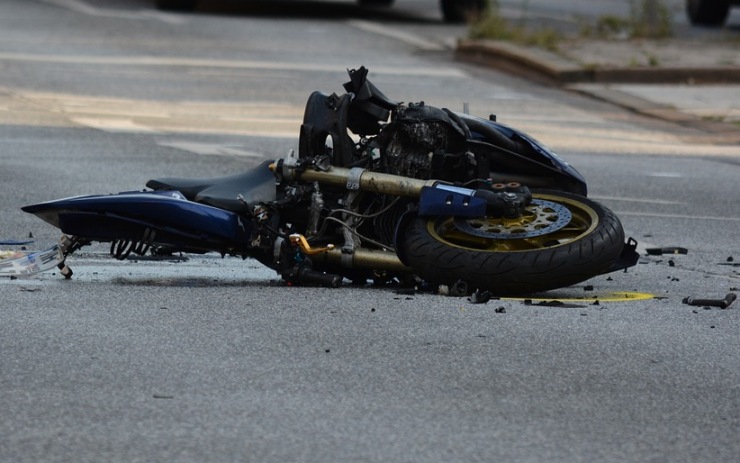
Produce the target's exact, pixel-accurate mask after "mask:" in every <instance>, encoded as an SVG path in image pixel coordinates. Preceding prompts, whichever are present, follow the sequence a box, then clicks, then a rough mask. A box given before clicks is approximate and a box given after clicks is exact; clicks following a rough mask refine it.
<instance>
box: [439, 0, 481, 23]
mask: <svg viewBox="0 0 740 463" xmlns="http://www.w3.org/2000/svg"><path fill="white" fill-rule="evenodd" d="M439 6H440V8H441V10H442V17H443V18H444V20H445V22H448V23H462V22H466V21H469V20H471V19H472V18H474V17H475V16H477V15H479V14H480V13H482V12H483V10H484V8H485V7H486V0H439Z"/></svg>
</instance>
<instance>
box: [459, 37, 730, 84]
mask: <svg viewBox="0 0 740 463" xmlns="http://www.w3.org/2000/svg"><path fill="white" fill-rule="evenodd" d="M455 56H456V57H457V59H459V60H461V61H468V62H472V63H477V64H483V65H486V66H491V67H494V68H496V69H501V70H503V71H508V72H512V73H515V74H519V75H523V76H526V77H528V78H530V79H533V80H539V81H546V82H548V83H551V84H556V85H567V84H573V83H620V84H636V83H650V84H658V83H661V84H680V83H692V84H709V83H712V84H718V83H740V68H729V67H714V68H691V67H684V68H661V67H654V68H593V69H591V68H584V67H583V66H581V65H579V64H578V63H575V62H573V61H571V60H568V59H566V58H563V57H561V56H559V55H556V54H554V53H550V52H548V51H545V50H540V49H536V48H531V47H524V46H521V45H516V44H512V43H509V42H500V41H493V40H462V41H460V42H458V44H457V48H456V49H455Z"/></svg>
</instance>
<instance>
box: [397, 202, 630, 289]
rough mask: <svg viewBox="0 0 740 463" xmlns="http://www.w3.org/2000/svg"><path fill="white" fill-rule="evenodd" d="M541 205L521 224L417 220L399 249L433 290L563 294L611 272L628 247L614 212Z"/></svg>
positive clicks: (591, 205)
mask: <svg viewBox="0 0 740 463" xmlns="http://www.w3.org/2000/svg"><path fill="white" fill-rule="evenodd" d="M533 198H534V199H535V200H536V201H535V202H533V204H532V205H531V206H529V207H528V208H527V214H525V215H524V217H522V218H520V219H516V220H510V219H494V218H483V219H470V220H462V219H455V218H452V217H433V218H429V217H417V218H415V219H413V220H412V221H411V222H410V223H409V225H408V228H407V229H406V232H405V233H404V234H403V236H402V237H401V240H400V241H401V242H400V243H399V244H400V246H401V249H402V252H403V256H404V260H405V261H406V263H407V264H408V265H409V266H410V267H411V268H412V269H413V271H414V272H415V273H416V274H417V275H419V276H420V277H421V278H423V279H425V280H427V281H429V282H431V283H434V284H441V285H442V284H443V285H450V286H452V285H455V284H456V283H457V282H459V281H461V280H462V281H463V282H465V283H466V284H467V287H468V289H469V290H470V291H473V290H475V289H479V290H485V291H491V292H492V293H494V294H500V295H504V294H528V293H536V292H540V291H547V290H550V289H555V288H561V287H565V286H570V285H573V284H575V283H579V282H581V281H584V280H587V279H589V278H591V277H593V276H596V275H599V274H602V273H605V272H606V271H608V269H609V268H610V267H611V266H612V265H613V264H614V262H615V261H616V259H617V257H618V256H619V255H620V253H621V252H622V248H623V246H624V230H623V229H622V224H621V223H620V221H619V219H618V218H617V216H616V215H614V213H613V212H611V211H610V210H609V209H607V208H606V207H604V206H602V205H600V204H598V203H595V202H593V201H591V200H589V199H587V198H585V197H582V196H578V195H574V194H570V193H565V192H559V191H558V192H555V191H540V192H536V193H534V194H533ZM497 236H503V239H499V238H497Z"/></svg>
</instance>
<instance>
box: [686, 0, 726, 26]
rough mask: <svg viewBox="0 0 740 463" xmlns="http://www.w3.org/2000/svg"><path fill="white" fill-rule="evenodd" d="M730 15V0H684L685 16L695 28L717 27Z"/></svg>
mask: <svg viewBox="0 0 740 463" xmlns="http://www.w3.org/2000/svg"><path fill="white" fill-rule="evenodd" d="M729 13H730V0H686V14H687V15H688V17H689V21H690V22H691V24H693V25H696V26H712V27H719V26H721V25H723V24H724V23H725V20H726V19H727V16H728V15H729Z"/></svg>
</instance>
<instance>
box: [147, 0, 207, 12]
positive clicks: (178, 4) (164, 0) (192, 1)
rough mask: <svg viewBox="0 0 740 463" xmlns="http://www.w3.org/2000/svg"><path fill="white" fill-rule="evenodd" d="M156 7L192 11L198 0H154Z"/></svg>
mask: <svg viewBox="0 0 740 463" xmlns="http://www.w3.org/2000/svg"><path fill="white" fill-rule="evenodd" d="M156 4H157V8H159V9H160V10H168V11H193V10H194V9H195V7H196V6H197V5H198V0H156Z"/></svg>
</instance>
